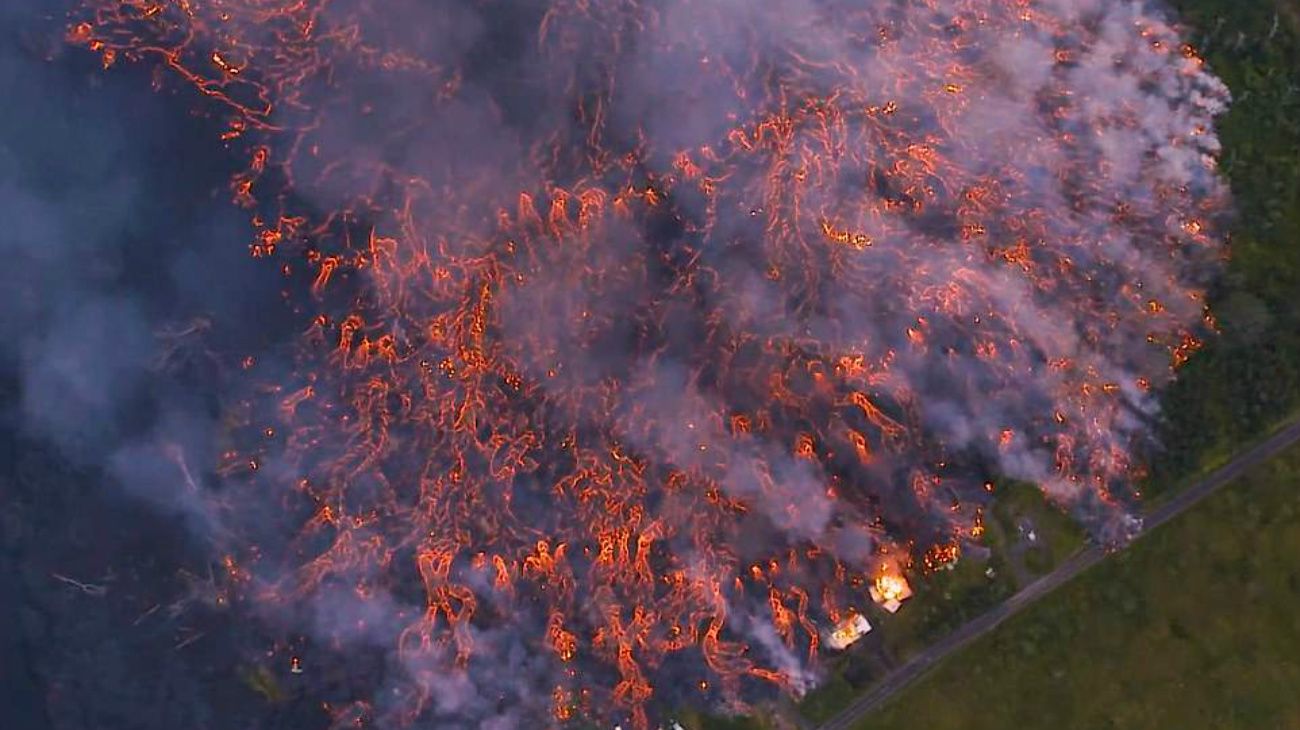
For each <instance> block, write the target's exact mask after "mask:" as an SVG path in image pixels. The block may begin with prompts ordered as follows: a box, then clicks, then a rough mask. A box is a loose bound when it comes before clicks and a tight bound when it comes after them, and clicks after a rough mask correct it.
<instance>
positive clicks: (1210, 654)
mask: <svg viewBox="0 0 1300 730" xmlns="http://www.w3.org/2000/svg"><path fill="white" fill-rule="evenodd" d="M948 728H951V729H952V730H984V729H985V728H987V729H988V730H1006V729H1007V728H1025V729H1026V730H1032V729H1034V728H1052V730H1075V729H1077V730H1106V729H1117V730H1118V729H1128V728H1132V729H1133V730H1152V729H1163V728H1196V730H1294V729H1295V728H1300V448H1293V449H1291V450H1290V451H1288V452H1287V453H1285V454H1284V455H1282V456H1280V457H1278V458H1276V459H1274V460H1273V461H1271V462H1269V463H1268V464H1265V465H1263V466H1261V467H1259V468H1257V469H1256V470H1254V471H1253V472H1251V473H1250V474H1249V475H1247V476H1246V477H1244V478H1243V479H1241V480H1239V481H1238V482H1237V483H1234V484H1232V485H1230V486H1228V487H1226V488H1225V490H1224V491H1223V492H1221V493H1219V494H1217V495H1215V496H1213V497H1211V498H1210V499H1209V500H1207V501H1206V502H1205V503H1203V504H1201V505H1198V506H1197V507H1195V508H1194V509H1193V510H1191V511H1190V512H1189V513H1187V514H1186V515H1183V516H1182V517H1180V518H1178V519H1177V520H1175V521H1174V522H1172V523H1170V524H1169V525H1166V526H1164V527H1162V528H1161V529H1159V530H1157V531H1156V532H1154V533H1153V534H1151V535H1150V536H1148V537H1146V538H1144V539H1143V540H1141V541H1139V542H1138V543H1136V544H1135V545H1133V546H1132V547H1131V548H1130V549H1129V550H1127V551H1125V552H1123V553H1121V554H1118V555H1116V556H1113V557H1112V558H1110V559H1109V560H1107V561H1106V562H1104V563H1102V564H1101V565H1099V566H1098V567H1096V568H1094V569H1092V570H1091V571H1089V572H1088V573H1086V574H1084V575H1083V576H1082V577H1080V578H1079V579H1078V580H1077V581H1075V582H1074V583H1072V584H1070V585H1068V586H1065V587H1064V588H1062V589H1060V591H1058V592H1057V593H1055V594H1053V595H1051V596H1049V597H1047V598H1046V599H1044V601H1043V602H1042V603H1041V604H1039V605H1037V606H1034V607H1032V608H1030V609H1028V610H1027V611H1026V612H1025V613H1024V614H1022V615H1021V616H1019V617H1017V618H1015V619H1013V620H1011V621H1010V622H1009V623H1007V624H1006V625H1004V626H1002V627H1001V628H999V629H998V630H996V631H995V632H994V633H992V634H990V635H989V636H987V637H984V638H983V639H981V640H979V641H978V642H976V643H975V644H973V645H971V646H970V647H968V648H967V649H965V650H963V651H962V652H960V653H958V654H956V655H954V656H953V657H951V658H950V659H948V660H947V661H946V662H945V663H944V664H943V665H942V666H941V667H940V668H939V669H938V670H936V672H935V673H933V674H931V675H930V676H928V677H926V678H925V679H923V680H922V681H921V682H920V683H918V684H917V685H915V686H913V687H912V688H910V689H908V690H907V691H905V692H904V693H902V694H901V695H899V696H898V697H897V698H896V699H895V700H894V703H893V704H891V705H889V706H887V707H886V708H884V709H883V710H882V711H881V712H880V713H878V714H877V715H876V716H874V717H872V718H869V719H868V720H866V721H864V722H863V723H862V724H861V725H859V730H921V729H923V730H946V729H948Z"/></svg>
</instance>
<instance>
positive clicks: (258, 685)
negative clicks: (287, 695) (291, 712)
mask: <svg viewBox="0 0 1300 730" xmlns="http://www.w3.org/2000/svg"><path fill="white" fill-rule="evenodd" d="M239 678H240V679H242V680H243V682H244V684H245V685H247V686H248V688H249V689H251V690H253V691H254V692H256V693H257V694H259V695H261V696H262V699H264V700H266V701H267V702H269V703H271V704H273V705H277V704H279V703H281V702H283V701H284V689H282V688H281V687H280V683H279V682H277V681H276V679H275V675H274V674H272V673H271V670H269V669H267V668H266V667H264V666H261V665H260V664H259V665H257V666H254V667H243V668H241V669H240V670H239Z"/></svg>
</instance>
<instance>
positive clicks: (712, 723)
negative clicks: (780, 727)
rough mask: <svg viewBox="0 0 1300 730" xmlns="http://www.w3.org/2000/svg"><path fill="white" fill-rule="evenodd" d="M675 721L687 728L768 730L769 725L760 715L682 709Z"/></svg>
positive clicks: (691, 729)
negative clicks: (723, 714)
mask: <svg viewBox="0 0 1300 730" xmlns="http://www.w3.org/2000/svg"><path fill="white" fill-rule="evenodd" d="M677 722H679V723H681V724H682V727H685V728H689V730H770V728H771V725H770V724H769V723H768V722H767V721H766V720H765V719H763V718H762V717H760V716H750V717H745V716H739V715H737V716H734V717H721V716H718V715H706V714H704V713H702V712H697V711H694V710H685V711H682V712H681V713H680V714H679V715H678V717H677Z"/></svg>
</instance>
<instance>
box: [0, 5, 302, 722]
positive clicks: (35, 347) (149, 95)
mask: <svg viewBox="0 0 1300 730" xmlns="http://www.w3.org/2000/svg"><path fill="white" fill-rule="evenodd" d="M54 5H56V3H45V2H30V1H20V0H0V103H3V104H4V110H3V112H0V219H3V220H4V221H5V231H4V233H3V234H0V254H2V255H3V259H2V260H3V263H0V727H3V728H5V730H46V729H47V728H48V729H58V730H83V729H84V730H92V729H93V730H119V729H121V730H127V729H135V728H139V729H141V730H143V729H145V728H150V729H152V728H169V729H171V728H176V729H182V728H183V729H185V730H190V729H198V728H286V727H294V728H309V727H321V726H322V724H323V723H322V720H323V714H322V712H321V709H320V706H319V702H318V701H314V700H310V699H308V698H307V697H306V694H305V693H304V692H302V691H298V689H297V688H295V687H294V686H293V677H292V675H289V674H288V673H287V672H285V673H284V677H283V678H280V679H279V680H278V681H279V684H278V685H277V686H275V687H274V688H273V689H274V690H275V691H277V692H279V693H280V694H281V696H279V697H278V699H279V701H278V702H276V703H271V702H269V701H268V700H267V698H266V697H264V696H263V695H260V694H258V692H257V691H255V686H254V685H256V684H257V683H256V682H255V681H250V679H249V677H252V676H256V675H255V674H254V673H255V672H256V669H255V667H256V666H257V661H258V659H259V653H260V652H264V651H265V649H266V647H267V645H268V644H267V642H266V641H265V639H264V638H263V637H260V636H258V635H257V633H256V629H250V628H248V627H249V626H252V625H254V624H252V623H251V622H248V621H246V620H245V617H241V616H238V615H237V614H238V609H230V608H228V607H227V606H225V605H224V603H225V602H224V601H223V600H221V599H220V598H219V593H218V592H217V585H216V584H215V583H213V582H212V581H210V580H209V576H210V573H209V565H210V561H212V560H213V559H214V558H215V557H216V556H215V555H214V554H213V553H212V550H211V547H210V545H209V544H207V543H206V542H205V540H204V539H203V537H202V532H201V531H197V530H195V529H194V525H193V524H192V523H191V520H192V518H191V517H187V516H186V515H187V512H186V511H185V508H184V507H185V505H183V504H180V503H172V502H168V501H167V498H166V497H165V496H162V495H164V493H163V492H161V491H159V490H151V488H150V487H149V486H148V484H147V482H148V480H143V481H144V482H146V484H145V486H144V487H143V489H138V488H136V487H135V486H133V487H132V489H133V490H134V491H132V492H128V491H127V490H126V489H125V488H124V485H123V481H124V480H120V479H118V475H120V474H121V473H122V472H123V469H124V468H129V465H127V466H124V465H123V464H122V463H121V455H122V453H123V450H124V449H127V448H128V447H130V446H131V445H132V444H137V443H140V442H141V438H142V434H149V433H151V432H153V431H154V430H156V429H158V428H159V426H160V424H163V423H165V422H166V421H165V419H169V418H170V419H175V418H177V417H178V414H184V415H185V416H186V417H187V418H190V419H193V420H194V421H195V422H202V418H203V417H204V416H205V414H207V413H208V412H209V411H210V410H211V402H210V398H209V396H210V393H209V392H207V387H208V386H209V385H212V384H214V383H216V382H217V381H218V380H219V378H218V377H217V375H216V373H215V372H214V371H212V370H210V368H209V364H205V363H204V362H203V360H202V358H195V359H193V360H191V361H187V362H182V363H181V364H180V366H179V367H175V368H172V369H170V370H169V374H168V375H165V376H163V375H158V374H157V373H156V369H157V365H158V362H159V361H158V357H159V356H160V354H161V352H162V350H161V349H160V345H159V341H158V340H157V337H156V335H157V332H158V331H159V330H161V329H164V328H169V327H175V326H176V325H177V324H178V323H184V322H186V321H190V318H191V317H192V316H193V314H194V313H197V312H205V313H207V314H209V315H211V316H212V319H211V327H210V328H208V329H207V330H206V334H205V337H210V338H212V339H214V340H222V341H224V342H225V343H227V344H231V343H236V344H238V345H243V346H248V347H254V346H256V343H251V342H249V341H244V342H241V341H240V338H241V337H243V338H245V339H247V337H248V335H247V333H241V331H240V329H239V328H238V326H237V325H238V323H239V322H241V321H249V318H250V317H252V316H256V317H257V318H259V319H258V320H257V321H260V322H265V321H267V320H268V317H267V316H266V314H267V313H268V312H271V311H272V308H274V307H275V306H277V305H276V301H277V299H276V297H277V294H278V292H277V288H276V285H275V284H274V281H273V280H268V279H267V278H266V275H265V273H264V272H263V271H261V270H260V269H258V270H254V269H251V268H248V267H250V266H252V264H251V262H250V261H249V258H248V256H247V253H246V246H245V240H246V239H245V237H244V236H245V233H244V232H242V230H241V224H240V222H239V220H238V219H237V218H236V217H234V216H235V214H234V212H233V211H230V213H229V217H228V218H224V219H219V220H217V219H213V218H212V216H213V213H212V211H213V210H218V211H221V210H225V209H227V208H228V207H229V206H222V205H213V204H212V202H213V200H214V197H216V198H219V199H220V200H222V202H224V198H225V196H227V195H228V193H227V191H226V183H227V180H228V176H229V173H230V168H229V165H230V162H231V161H230V160H228V159H225V158H226V157H227V156H226V155H223V154H222V153H221V151H220V150H215V151H214V150H213V149H212V148H213V145H212V144H210V140H211V137H207V136H203V135H205V134H207V133H208V132H209V131H210V130H211V129H212V128H213V125H215V124H217V123H219V121H218V120H204V119H196V118H195V117H194V116H193V114H191V113H190V111H189V109H191V108H192V107H193V104H192V99H191V98H187V97H184V96H183V95H178V94H170V93H155V92H153V91H152V90H151V88H150V78H149V73H148V70H147V69H145V68H142V67H138V66H137V67H132V66H131V65H130V64H119V66H118V67H115V68H113V69H111V70H109V71H108V72H105V71H103V70H102V69H100V68H99V66H98V64H97V63H96V59H95V58H93V57H92V56H91V55H90V54H88V53H85V52H83V51H79V50H76V49H72V48H68V47H65V46H64V44H63V43H62V29H63V21H62V20H61V19H60V18H59V16H58V15H57V14H55V15H54V17H53V18H45V17H42V16H43V15H46V14H50V13H52V12H53V11H52V8H53V6H54ZM214 155H215V156H214ZM213 313H215V314H213ZM269 319H271V320H274V317H270V318H269ZM257 337H262V338H263V339H265V337H266V331H261V332H259V333H258V334H257ZM196 432H197V433H203V429H196ZM199 626H201V627H202V628H201V629H199V628H197V627H199ZM201 632H202V633H201ZM263 689H266V687H263Z"/></svg>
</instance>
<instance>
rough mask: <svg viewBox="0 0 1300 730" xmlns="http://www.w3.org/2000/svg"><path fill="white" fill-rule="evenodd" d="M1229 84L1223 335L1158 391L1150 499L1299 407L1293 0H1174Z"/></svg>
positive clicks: (1216, 295)
mask: <svg viewBox="0 0 1300 730" xmlns="http://www.w3.org/2000/svg"><path fill="white" fill-rule="evenodd" d="M1172 4H1173V5H1174V6H1175V8H1176V9H1177V10H1178V11H1179V12H1180V14H1181V18H1182V19H1183V21H1184V22H1185V24H1186V25H1188V26H1190V27H1191V28H1192V29H1193V31H1192V32H1190V33H1189V34H1188V37H1189V40H1191V41H1192V43H1193V44H1194V45H1195V46H1196V47H1197V48H1199V49H1200V50H1201V52H1202V53H1203V55H1204V57H1205V59H1206V61H1207V62H1208V63H1209V66H1210V68H1211V70H1213V71H1214V73H1216V74H1217V75H1218V76H1219V77H1220V78H1222V79H1223V80H1224V81H1225V82H1226V83H1227V84H1228V86H1229V88H1231V90H1232V94H1233V103H1232V106H1231V108H1230V111H1229V112H1228V114H1226V115H1225V116H1224V117H1222V118H1221V120H1220V122H1219V124H1218V134H1219V139H1220V141H1221V142H1222V143H1223V148H1224V154H1223V159H1222V165H1221V168H1222V171H1223V173H1224V175H1226V177H1227V179H1228V180H1229V182H1230V183H1231V186H1232V193H1233V199H1234V205H1235V206H1236V211H1237V216H1236V220H1235V222H1234V223H1233V225H1232V232H1231V244H1232V258H1231V259H1230V261H1229V264H1228V269H1227V274H1226V275H1225V276H1224V277H1223V279H1222V281H1220V282H1219V283H1218V285H1217V286H1216V288H1215V289H1214V290H1213V291H1212V292H1211V297H1210V305H1211V308H1212V310H1213V311H1214V312H1215V313H1216V316H1217V318H1218V321H1219V324H1220V328H1221V329H1222V332H1223V334H1222V335H1221V336H1220V337H1217V338H1213V339H1211V340H1210V341H1209V343H1208V344H1207V346H1206V348H1205V349H1204V350H1202V351H1201V352H1199V353H1197V354H1196V355H1195V356H1194V357H1193V358H1192V359H1191V360H1190V361H1189V362H1188V363H1187V365H1186V366H1184V368H1183V369H1182V371H1181V373H1180V378H1179V380H1178V381H1177V382H1176V383H1175V384H1174V385H1173V386H1172V387H1171V388H1170V389H1169V390H1168V391H1167V392H1166V393H1165V394H1164V395H1163V398H1162V404H1163V408H1164V415H1165V418H1164V423H1163V425H1162V429H1161V430H1162V434H1161V437H1162V438H1161V440H1162V441H1163V443H1164V447H1165V448H1164V450H1163V451H1161V452H1160V453H1157V454H1155V455H1153V457H1152V459H1151V462H1152V463H1151V466H1152V473H1151V478H1150V480H1149V483H1148V484H1147V486H1146V491H1147V493H1148V494H1149V495H1151V496H1159V495H1160V494H1162V493H1167V492H1169V491H1170V490H1172V489H1174V488H1176V487H1177V486H1178V485H1179V484H1180V483H1182V482H1183V481H1185V480H1186V479H1187V478H1188V477H1190V476H1193V475H1195V474H1197V473H1199V472H1200V471H1202V470H1204V469H1208V468H1213V466H1215V465H1216V464H1217V463H1219V462H1222V461H1223V460H1226V458H1227V457H1228V455H1229V454H1231V453H1233V452H1235V451H1237V450H1239V449H1240V448H1241V447H1242V446H1243V445H1244V444H1246V443H1248V442H1250V441H1251V440H1253V439H1255V438H1257V437H1258V436H1259V435H1261V434H1262V433H1263V432H1265V431H1266V430H1268V429H1269V428H1270V427H1272V426H1274V425H1276V424H1277V423H1278V422H1280V421H1282V420H1284V419H1285V418H1286V417H1287V416H1288V415H1289V414H1292V413H1294V412H1295V411H1296V410H1297V408H1300V296H1298V295H1300V41H1298V40H1297V37H1298V34H1300V3H1297V2H1295V0H1284V1H1283V2H1240V1H1238V0H1173V2H1172Z"/></svg>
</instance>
